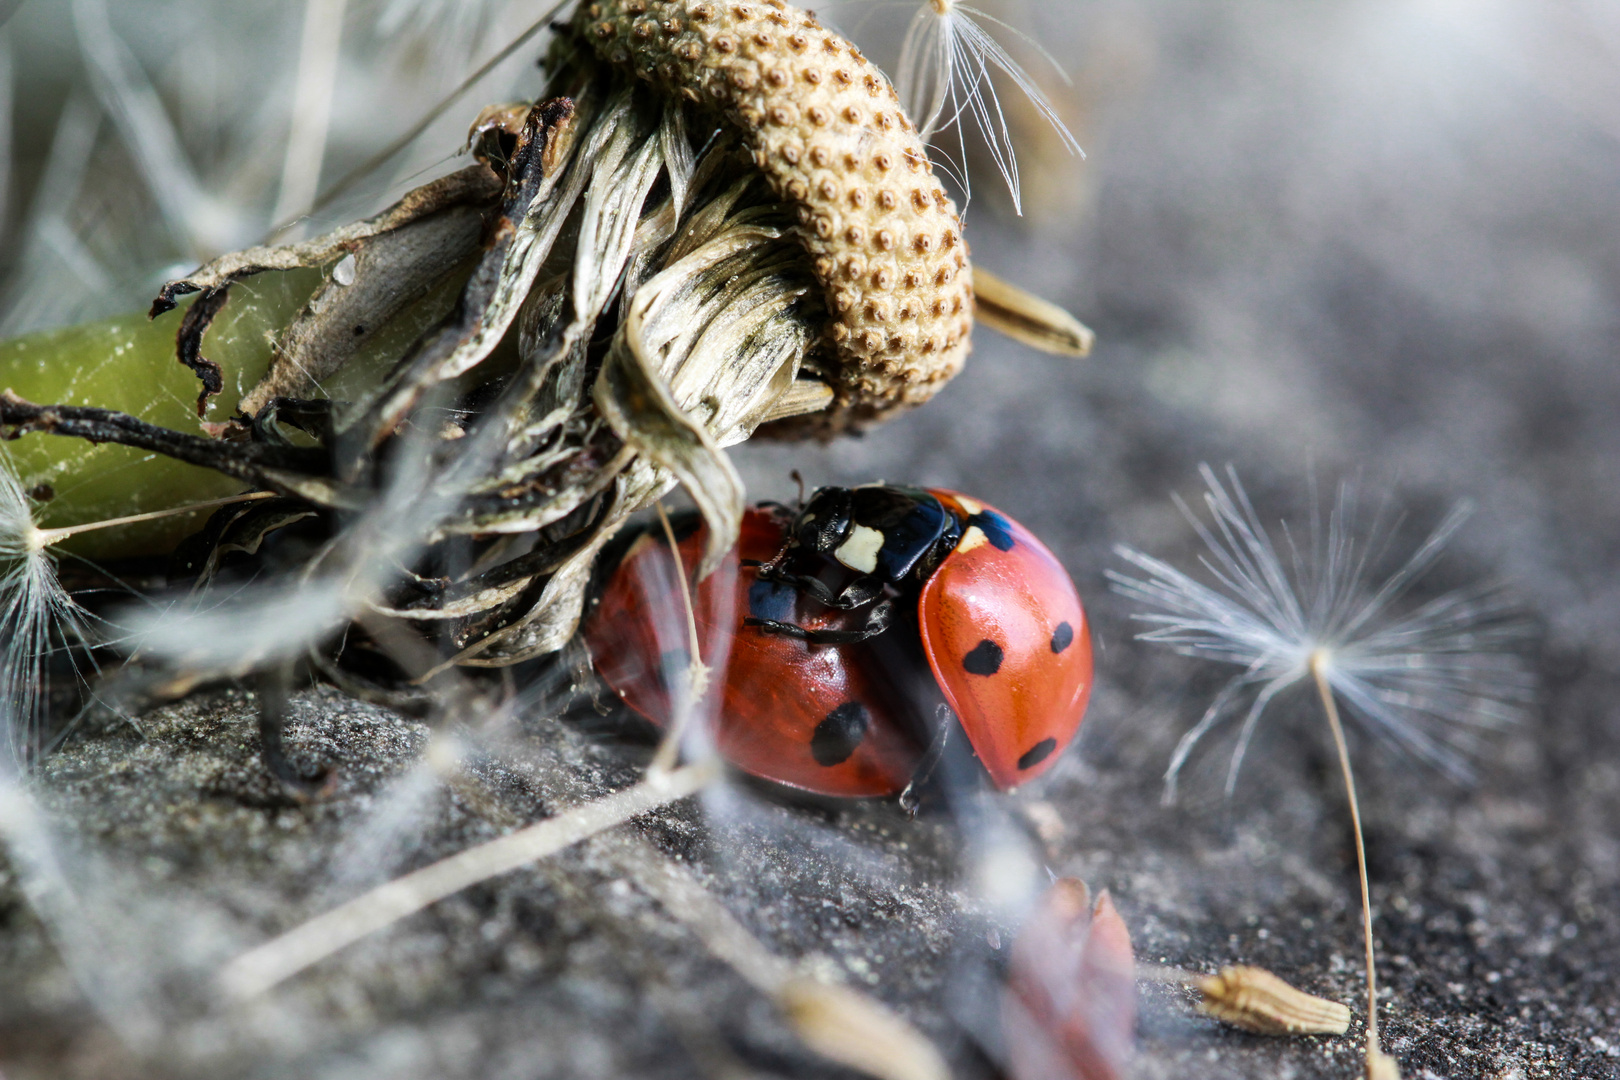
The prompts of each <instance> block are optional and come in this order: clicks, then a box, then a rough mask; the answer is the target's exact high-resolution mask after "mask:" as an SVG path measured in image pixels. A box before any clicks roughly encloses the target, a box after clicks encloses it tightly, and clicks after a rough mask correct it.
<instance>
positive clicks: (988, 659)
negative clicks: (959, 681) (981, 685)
mask: <svg viewBox="0 0 1620 1080" xmlns="http://www.w3.org/2000/svg"><path fill="white" fill-rule="evenodd" d="M1002 655H1003V654H1002V651H1001V646H1000V645H997V644H996V643H995V642H993V641H991V640H990V639H989V638H985V639H984V640H983V641H981V642H979V643H978V644H977V645H975V646H973V651H972V652H970V653H968V654H967V655H966V656H964V657H962V667H963V668H964V669H966V671H967V673H968V674H969V675H994V674H995V673H996V672H998V671H1000V670H1001V660H1002Z"/></svg>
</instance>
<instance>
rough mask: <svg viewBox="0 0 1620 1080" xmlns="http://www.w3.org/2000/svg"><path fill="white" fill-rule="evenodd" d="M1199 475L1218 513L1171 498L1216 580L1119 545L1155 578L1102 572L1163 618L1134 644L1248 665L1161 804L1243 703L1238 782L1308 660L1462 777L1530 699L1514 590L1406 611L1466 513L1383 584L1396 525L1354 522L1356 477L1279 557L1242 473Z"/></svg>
mask: <svg viewBox="0 0 1620 1080" xmlns="http://www.w3.org/2000/svg"><path fill="white" fill-rule="evenodd" d="M1200 473H1201V474H1202V476H1203V478H1204V482H1205V484H1206V485H1208V488H1209V490H1208V491H1207V493H1206V494H1205V496H1204V502H1205V504H1206V506H1207V508H1208V510H1209V513H1210V516H1211V517H1212V519H1213V522H1212V523H1211V524H1205V523H1204V522H1203V521H1201V520H1200V519H1199V518H1198V517H1197V516H1195V515H1194V514H1193V513H1192V511H1191V510H1190V509H1189V508H1188V507H1187V506H1186V504H1185V503H1183V502H1181V500H1180V499H1177V500H1176V501H1177V505H1178V506H1180V508H1181V510H1182V513H1183V514H1185V515H1186V516H1187V519H1188V520H1189V521H1190V522H1191V523H1192V525H1193V527H1194V528H1195V529H1196V530H1197V531H1198V535H1199V537H1200V538H1201V539H1202V540H1203V541H1204V544H1205V546H1206V548H1207V552H1206V553H1205V554H1204V555H1203V556H1201V557H1200V559H1199V562H1200V563H1201V564H1202V565H1203V567H1204V569H1205V571H1207V573H1208V575H1209V576H1210V578H1211V579H1212V581H1211V582H1210V583H1207V584H1206V583H1205V582H1202V581H1199V580H1196V579H1195V578H1193V577H1192V576H1191V575H1189V574H1186V573H1184V572H1182V571H1181V570H1179V569H1177V568H1176V567H1174V566H1171V565H1170V564H1169V563H1166V562H1164V561H1162V560H1160V559H1155V558H1153V557H1152V556H1150V555H1145V554H1143V553H1142V552H1139V551H1136V550H1135V549H1133V548H1129V547H1124V546H1121V547H1119V548H1116V549H1115V550H1116V552H1117V553H1118V554H1119V555H1120V557H1121V558H1124V559H1126V560H1127V561H1129V562H1131V563H1132V564H1134V565H1135V566H1136V567H1137V568H1138V569H1140V570H1142V571H1143V572H1144V573H1145V575H1146V576H1145V577H1141V578H1137V577H1131V576H1128V575H1126V574H1120V573H1115V572H1112V571H1110V572H1109V574H1108V577H1109V578H1110V580H1112V581H1113V583H1114V588H1115V591H1117V592H1119V593H1120V594H1122V595H1124V596H1126V597H1129V598H1131V599H1133V600H1136V601H1138V602H1139V603H1140V604H1141V605H1142V607H1143V609H1144V610H1143V611H1142V612H1141V613H1139V614H1138V615H1137V616H1136V618H1138V619H1140V620H1141V621H1143V622H1146V623H1148V624H1150V625H1152V626H1154V627H1156V629H1153V630H1150V631H1148V632H1147V633H1144V634H1142V635H1140V640H1143V641H1154V642H1159V643H1162V644H1166V645H1170V646H1173V647H1174V648H1175V649H1176V650H1177V651H1178V652H1181V653H1183V654H1185V655H1188V656H1193V657H1201V658H1204V659H1209V660H1216V661H1220V662H1222V663H1227V664H1233V665H1236V666H1238V667H1240V668H1242V670H1241V671H1240V672H1239V673H1238V674H1237V675H1234V676H1233V677H1232V679H1231V681H1229V682H1228V683H1227V684H1226V685H1225V687H1223V688H1222V689H1221V691H1220V693H1218V694H1217V695H1216V697H1215V700H1214V701H1213V702H1212V703H1211V704H1210V706H1209V708H1208V709H1206V710H1205V712H1204V715H1203V716H1202V717H1201V718H1200V719H1199V721H1198V723H1197V724H1196V725H1194V726H1193V727H1192V728H1191V729H1190V730H1189V731H1188V732H1187V734H1186V735H1184V736H1183V737H1182V739H1181V742H1180V743H1179V744H1178V745H1177V747H1176V750H1175V753H1174V754H1173V755H1172V757H1171V761H1170V766H1169V769H1168V770H1167V771H1166V773H1165V783H1166V792H1165V797H1166V801H1169V800H1171V799H1173V798H1174V796H1175V785H1176V778H1177V776H1178V774H1179V773H1180V771H1181V768H1182V766H1183V765H1184V764H1186V761H1187V758H1188V756H1189V755H1190V754H1191V753H1192V751H1193V749H1194V747H1195V746H1196V745H1197V744H1198V742H1199V741H1200V740H1201V739H1203V737H1204V736H1205V735H1207V734H1209V733H1210V732H1211V731H1212V730H1214V729H1215V728H1216V727H1217V726H1219V725H1220V724H1222V723H1223V722H1224V721H1226V720H1228V719H1230V718H1233V717H1236V716H1238V715H1239V714H1241V715H1242V718H1243V719H1242V726H1241V729H1240V731H1239V734H1238V740H1237V746H1236V748H1235V750H1234V751H1233V753H1232V759H1231V764H1230V766H1229V768H1228V771H1227V780H1226V790H1227V793H1228V794H1230V793H1231V792H1232V790H1233V789H1234V787H1235V786H1236V783H1237V774H1238V769H1239V767H1240V766H1241V764H1242V762H1243V756H1244V753H1245V751H1246V750H1247V749H1248V745H1249V741H1250V739H1251V738H1252V736H1253V734H1254V730H1255V727H1256V725H1257V724H1258V723H1259V720H1260V717H1261V715H1262V714H1263V713H1264V712H1265V710H1266V708H1267V707H1268V706H1269V705H1270V704H1271V702H1272V701H1273V699H1275V698H1276V697H1277V695H1278V694H1280V693H1282V692H1283V691H1284V690H1286V689H1288V688H1289V687H1292V686H1294V685H1295V684H1296V683H1302V682H1306V681H1307V680H1308V679H1309V678H1310V676H1311V675H1312V665H1313V663H1314V664H1315V665H1317V667H1318V668H1319V669H1320V670H1321V672H1322V674H1323V675H1324V676H1325V678H1326V679H1327V681H1328V683H1329V685H1330V686H1331V687H1332V689H1333V692H1334V693H1335V695H1337V697H1338V698H1339V699H1340V700H1341V701H1342V702H1343V703H1344V704H1345V705H1346V707H1347V709H1348V712H1349V713H1350V715H1352V716H1354V717H1356V718H1357V719H1358V720H1359V721H1360V722H1361V723H1362V724H1363V725H1364V726H1365V727H1366V728H1367V729H1368V730H1369V731H1370V732H1371V733H1372V734H1373V735H1375V736H1377V737H1378V738H1380V739H1382V740H1384V741H1386V742H1388V743H1389V744H1391V745H1393V746H1394V747H1396V748H1397V749H1400V750H1403V751H1406V752H1409V753H1412V754H1415V755H1416V756H1417V757H1419V758H1420V759H1422V760H1423V761H1425V762H1428V763H1429V764H1431V765H1433V766H1435V767H1437V768H1439V769H1441V770H1442V771H1444V772H1445V773H1447V774H1448V775H1450V776H1452V777H1454V778H1456V779H1458V780H1467V779H1469V778H1470V776H1471V769H1470V764H1469V757H1470V755H1471V753H1472V752H1473V751H1474V750H1475V749H1476V748H1477V743H1478V741H1479V737H1480V736H1481V735H1482V734H1483V733H1485V732H1486V731H1489V730H1492V729H1497V728H1500V727H1503V726H1504V725H1506V724H1508V723H1510V722H1512V721H1513V720H1514V719H1516V718H1517V717H1518V715H1519V714H1520V713H1521V711H1522V708H1523V706H1524V705H1525V704H1526V703H1527V702H1528V700H1529V697H1530V684H1529V681H1528V678H1527V676H1526V675H1525V674H1524V672H1523V670H1522V668H1521V667H1520V665H1519V664H1518V662H1517V660H1516V659H1515V658H1514V657H1513V656H1511V655H1510V654H1508V653H1506V652H1503V651H1502V648H1503V646H1506V645H1508V644H1510V643H1512V642H1513V641H1514V640H1516V639H1517V638H1518V636H1519V630H1518V628H1517V627H1516V625H1515V624H1514V623H1513V621H1512V620H1511V619H1510V617H1509V615H1510V612H1509V608H1508V605H1507V603H1506V601H1505V599H1504V598H1503V597H1502V596H1501V595H1500V594H1499V593H1497V592H1495V591H1494V590H1490V589H1466V590H1461V591H1456V592H1449V593H1445V594H1444V595H1441V596H1438V597H1436V598H1435V599H1433V600H1430V601H1428V602H1427V603H1424V604H1421V605H1419V606H1417V607H1415V608H1411V609H1409V610H1399V601H1400V599H1401V597H1402V596H1403V595H1404V594H1405V593H1406V592H1407V591H1408V590H1409V589H1410V588H1411V586H1412V585H1413V583H1414V582H1416V581H1417V580H1418V579H1419V578H1420V577H1422V576H1423V574H1425V573H1426V572H1428V571H1429V570H1430V569H1431V568H1432V567H1433V566H1434V564H1435V562H1436V561H1437V560H1438V559H1439V557H1440V555H1441V552H1442V550H1443V549H1444V547H1445V545H1446V543H1447V542H1448V541H1449V540H1450V539H1451V537H1452V535H1453V534H1455V533H1456V531H1457V529H1458V528H1459V527H1460V526H1461V525H1462V523H1463V521H1464V520H1466V518H1467V517H1468V514H1469V511H1468V510H1467V509H1466V508H1458V509H1456V510H1453V511H1452V512H1451V513H1450V514H1448V515H1447V516H1446V518H1445V519H1444V520H1443V521H1442V522H1441V523H1440V524H1439V525H1438V526H1437V527H1436V528H1435V529H1434V531H1433V532H1432V533H1431V534H1430V535H1429V537H1428V539H1427V540H1425V541H1424V542H1423V543H1422V544H1421V545H1420V546H1419V547H1418V548H1417V550H1416V551H1414V552H1413V553H1412V554H1411V556H1410V557H1408V558H1407V559H1406V561H1405V562H1404V563H1402V564H1401V565H1400V567H1399V568H1398V569H1397V570H1395V571H1394V572H1393V573H1392V574H1390V576H1389V577H1387V578H1385V579H1383V580H1382V581H1377V582H1375V581H1374V580H1373V579H1372V577H1371V575H1372V574H1373V573H1374V572H1376V570H1377V564H1378V563H1379V562H1380V561H1381V559H1382V558H1383V557H1384V556H1385V555H1386V554H1387V546H1388V542H1389V539H1390V533H1391V529H1392V528H1393V525H1394V523H1393V522H1388V521H1386V520H1384V515H1383V514H1382V513H1376V514H1374V515H1373V519H1372V521H1371V522H1370V523H1369V525H1368V527H1367V529H1366V531H1365V532H1360V531H1359V528H1360V523H1359V522H1358V520H1357V518H1358V507H1357V496H1356V490H1355V488H1354V486H1353V485H1350V484H1344V485H1341V486H1340V488H1339V495H1338V500H1337V502H1336V504H1335V506H1334V509H1333V511H1332V513H1331V514H1330V516H1329V519H1328V522H1327V527H1326V529H1325V530H1324V529H1323V528H1322V527H1321V522H1320V520H1319V516H1318V515H1313V518H1312V521H1311V529H1310V535H1309V538H1308V546H1307V547H1306V548H1305V549H1304V550H1301V548H1300V546H1299V544H1298V543H1296V540H1295V537H1294V534H1293V533H1292V532H1290V531H1289V530H1288V528H1287V526H1286V524H1284V525H1283V527H1282V532H1283V537H1284V546H1285V547H1286V549H1287V551H1288V555H1289V558H1288V562H1287V563H1286V564H1285V562H1284V560H1283V558H1282V557H1281V556H1279V554H1278V552H1277V548H1276V547H1275V546H1274V545H1273V543H1272V540H1271V537H1270V536H1269V535H1268V533H1267V531H1266V529H1265V527H1264V526H1263V525H1262V524H1261V522H1260V519H1259V516H1258V515H1257V514H1256V513H1255V511H1254V507H1253V506H1252V505H1251V504H1250V502H1249V498H1248V495H1247V494H1246V493H1245V492H1244V490H1243V485H1242V484H1241V483H1240V482H1239V480H1238V477H1237V473H1236V472H1235V471H1234V470H1233V469H1232V468H1231V467H1230V466H1228V467H1227V470H1226V481H1227V484H1229V485H1230V490H1228V487H1227V486H1226V485H1223V484H1222V481H1221V478H1220V477H1219V476H1217V475H1216V473H1215V471H1214V470H1213V469H1211V468H1210V467H1209V466H1207V465H1203V466H1200Z"/></svg>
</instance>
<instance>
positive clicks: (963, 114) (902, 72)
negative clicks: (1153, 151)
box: [896, 0, 1085, 214]
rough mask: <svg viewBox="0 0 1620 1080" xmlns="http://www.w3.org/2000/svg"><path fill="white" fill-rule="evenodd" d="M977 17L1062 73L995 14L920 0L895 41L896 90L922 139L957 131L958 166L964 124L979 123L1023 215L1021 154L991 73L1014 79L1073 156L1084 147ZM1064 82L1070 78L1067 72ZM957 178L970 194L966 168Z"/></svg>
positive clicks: (953, 0)
mask: <svg viewBox="0 0 1620 1080" xmlns="http://www.w3.org/2000/svg"><path fill="white" fill-rule="evenodd" d="M980 21H983V22H988V23H994V24H996V25H997V26H1000V27H1002V28H1003V29H1006V30H1010V31H1012V32H1013V33H1015V34H1018V36H1019V37H1022V38H1024V40H1025V41H1028V42H1029V43H1030V44H1031V45H1033V46H1034V47H1035V49H1036V50H1037V51H1039V52H1040V54H1041V56H1042V57H1044V58H1045V59H1046V60H1047V61H1049V62H1050V63H1051V64H1052V66H1053V68H1054V69H1056V70H1057V71H1058V74H1059V75H1062V74H1063V71H1062V68H1061V67H1060V66H1059V65H1058V63H1057V61H1056V60H1053V59H1052V57H1050V56H1049V55H1047V53H1046V51H1045V50H1044V49H1041V47H1040V46H1039V45H1038V44H1036V43H1035V42H1034V41H1032V40H1030V39H1029V38H1028V37H1027V36H1026V35H1024V34H1022V33H1020V32H1019V31H1018V30H1016V29H1014V28H1013V27H1011V26H1008V25H1007V24H1006V23H1004V22H1002V21H1001V20H1000V19H997V18H995V17H994V16H992V15H987V14H985V13H984V12H983V11H980V10H979V9H978V8H974V7H969V6H968V5H967V4H963V3H959V2H958V0H925V2H924V3H923V4H922V5H921V6H920V7H919V8H918V11H917V14H916V15H915V16H913V17H912V20H911V25H910V26H909V27H908V28H907V29H906V36H905V39H904V40H903V41H902V43H901V46H900V63H899V68H898V78H897V81H896V89H897V90H898V92H899V94H900V100H901V102H902V103H904V105H905V107H906V111H907V112H908V113H910V114H911V116H912V118H913V120H915V122H916V124H917V130H918V132H919V134H920V135H921V136H922V139H923V141H924V142H927V141H928V140H929V139H931V138H932V137H933V136H934V135H936V134H938V133H939V132H941V131H947V130H950V129H952V128H955V130H956V137H957V144H958V149H959V151H960V152H961V159H960V160H959V164H960V162H961V161H965V160H966V157H967V145H966V139H967V132H966V128H967V126H968V125H969V123H971V124H973V125H974V126H976V127H977V128H978V129H979V131H980V132H981V133H982V134H983V136H984V141H985V144H986V145H987V146H988V147H989V149H990V156H991V159H992V160H993V161H995V163H996V168H997V170H999V171H1000V173H1001V178H1002V180H1004V181H1006V184H1007V187H1008V189H1009V190H1010V191H1011V192H1012V198H1013V208H1014V209H1015V210H1016V211H1017V212H1018V213H1020V214H1022V213H1023V206H1022V202H1021V198H1020V194H1019V183H1018V159H1017V156H1016V155H1015V154H1014V152H1013V146H1012V133H1011V132H1010V131H1009V130H1008V126H1007V118H1006V116H1005V115H1004V114H1003V112H1002V108H1001V100H1000V98H998V97H997V96H996V87H995V82H994V78H993V75H994V73H995V72H996V71H1000V72H1001V73H1002V74H1003V75H1005V76H1006V77H1007V78H1009V79H1011V80H1012V81H1013V84H1014V85H1015V86H1017V88H1018V89H1019V91H1020V92H1022V93H1023V94H1024V95H1025V96H1026V97H1028V98H1029V100H1030V103H1031V104H1033V105H1034V106H1035V109H1036V111H1037V112H1039V113H1040V114H1041V116H1043V117H1044V118H1045V119H1046V121H1047V122H1048V123H1050V124H1051V125H1052V128H1053V129H1054V130H1055V131H1056V132H1057V134H1058V138H1059V139H1060V140H1061V141H1062V143H1063V145H1064V146H1065V147H1067V148H1068V150H1069V152H1070V153H1072V154H1074V155H1076V156H1077V157H1084V156H1085V151H1083V150H1081V149H1080V143H1079V142H1078V141H1077V140H1076V139H1075V137H1074V135H1073V134H1071V133H1070V131H1069V129H1068V128H1067V127H1065V126H1064V123H1063V120H1062V119H1061V118H1060V117H1059V116H1058V114H1057V110H1056V109H1055V108H1054V107H1053V106H1052V103H1051V102H1050V101H1049V100H1047V97H1046V95H1045V94H1043V93H1041V90H1040V87H1038V86H1036V85H1035V80H1034V79H1032V78H1030V76H1029V73H1028V72H1026V71H1025V70H1024V69H1023V67H1021V66H1020V65H1019V63H1018V61H1016V60H1014V59H1013V58H1012V56H1011V55H1010V54H1009V53H1008V52H1007V50H1006V49H1005V48H1003V47H1002V45H1001V43H1000V42H998V41H997V40H996V39H995V38H993V37H991V36H990V33H989V32H988V31H986V30H985V29H984V27H982V26H980V25H979V22H980ZM1064 82H1065V83H1067V82H1068V77H1067V76H1064ZM958 179H960V180H961V182H962V187H963V192H964V194H971V191H970V187H969V184H968V180H967V175H966V171H965V170H963V172H962V175H961V176H960V177H958Z"/></svg>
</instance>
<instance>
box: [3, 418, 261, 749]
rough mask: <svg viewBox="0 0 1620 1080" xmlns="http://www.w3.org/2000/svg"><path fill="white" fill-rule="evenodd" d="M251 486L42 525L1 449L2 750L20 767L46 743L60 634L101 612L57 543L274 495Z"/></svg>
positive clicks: (85, 637) (89, 623) (86, 628)
mask: <svg viewBox="0 0 1620 1080" xmlns="http://www.w3.org/2000/svg"><path fill="white" fill-rule="evenodd" d="M269 494H270V493H268V492H250V493H248V494H246V495H232V496H228V497H226V498H223V499H213V500H211V501H208V502H203V503H194V504H191V505H189V506H182V507H177V508H175V509H172V510H159V511H155V512H153V513H147V514H134V515H131V516H129V517H121V518H110V519H108V520H105V521H93V522H89V523H86V524H83V525H70V526H66V527H63V528H57V529H42V528H40V527H39V526H38V525H37V524H35V522H34V516H33V508H32V507H31V505H30V503H31V501H32V500H31V499H30V498H29V495H28V493H27V492H25V491H24V490H23V486H22V482H21V481H20V480H19V479H18V478H17V471H16V469H15V467H14V466H13V464H12V461H11V457H10V455H9V454H7V453H6V452H5V451H4V450H3V449H0V623H3V625H4V626H5V627H6V629H7V631H8V633H7V635H6V637H5V640H4V643H3V644H0V754H7V755H9V764H10V765H11V766H13V767H14V768H15V769H16V770H17V771H19V772H20V771H21V770H22V768H23V766H24V765H25V764H26V763H27V762H28V760H29V759H30V758H32V757H33V756H34V754H36V753H37V752H38V750H39V741H40V740H39V735H40V730H41V725H42V723H43V716H42V704H43V703H42V701H41V691H42V690H43V688H44V684H45V664H46V661H47V660H48V659H49V657H50V656H51V653H52V651H53V649H54V648H55V647H56V642H58V641H68V642H88V641H91V640H93V639H94V638H95V636H96V635H95V634H93V633H92V630H93V629H94V625H93V624H94V623H95V622H96V621H97V620H96V619H95V617H94V616H92V615H91V614H90V613H89V612H87V611H85V610H84V609H83V608H82V607H80V606H79V605H78V604H76V603H74V601H73V598H72V597H71V596H69V595H68V593H67V590H66V589H64V588H63V587H62V583H61V581H60V580H58V578H57V574H56V560H55V556H54V554H53V553H52V551H51V549H52V548H53V547H54V546H55V545H57V544H60V543H61V542H62V541H64V540H66V539H68V538H69V537H71V536H76V535H78V534H79V533H83V532H90V531H92V530H96V529H106V528H112V527H114V526H118V525H132V524H135V523H137V522H142V521H151V520H154V519H157V518H162V517H171V516H174V515H177V514H187V513H191V512H192V511H195V510H205V509H210V508H212V507H216V506H223V505H225V504H226V503H234V502H242V501H245V500H250V499H263V498H268V497H269Z"/></svg>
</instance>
